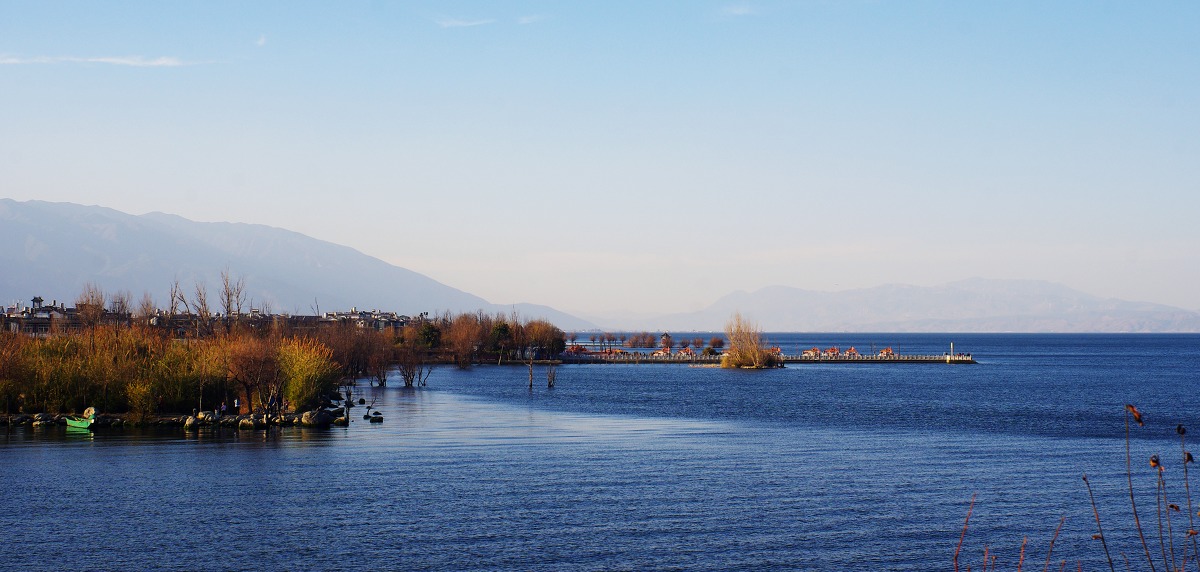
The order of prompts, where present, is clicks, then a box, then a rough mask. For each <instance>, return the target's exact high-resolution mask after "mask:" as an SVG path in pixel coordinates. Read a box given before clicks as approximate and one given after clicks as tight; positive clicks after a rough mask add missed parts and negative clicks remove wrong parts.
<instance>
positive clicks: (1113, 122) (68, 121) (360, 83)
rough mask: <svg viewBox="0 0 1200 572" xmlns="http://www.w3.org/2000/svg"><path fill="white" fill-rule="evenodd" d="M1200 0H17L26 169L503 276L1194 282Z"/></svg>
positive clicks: (553, 286) (523, 281)
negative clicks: (977, 278) (733, 0)
mask: <svg viewBox="0 0 1200 572" xmlns="http://www.w3.org/2000/svg"><path fill="white" fill-rule="evenodd" d="M1197 29H1200V3H1196V2H1154V1H1150V2H1104V1H1086V2H1067V1H1061V2H1056V1H1051V2H1044V1H1038V2H1022V1H1011V2H958V1H945V2H941V1H937V2H935V1H899V0H897V1H873V2H865V1H864V2H858V1H851V0H847V1H840V2H837V1H762V2H756V1H750V2H720V1H717V2H706V1H701V0H697V1H689V2H654V1H635V2H618V1H612V2H548V1H547V2H500V1H489V2H382V1H372V2H368V1H352V0H351V1H343V2H294V1H280V2H273V1H261V2H222V1H202V2H200V1H197V2H191V1H175V2H104V3H101V2H91V1H86V2H65V1H64V2H59V1H52V2H25V1H10V0H0V197H5V198H12V199H17V200H32V199H36V200H48V201H63V202H73V203H82V204H97V205H102V206H106V207H110V208H114V209H117V210H121V211H124V212H129V213H133V214H141V213H146V212H152V211H162V212H168V213H173V214H178V215H181V216H184V217H186V218H190V219H193V220H200V221H233V222H247V223H257V224H265V225H270V226H276V227H281V228H286V229H290V230H294V231H297V232H300V233H303V234H307V235H309V236H313V237H316V238H320V239H323V240H328V241H331V242H336V243H339V244H344V245H347V246H351V247H353V248H355V249H358V250H360V251H362V252H364V253H366V254H369V255H372V256H375V257H378V258H381V259H383V260H385V261H388V262H390V263H393V264H396V265H398V266H403V267H405V268H408V269H411V270H414V271H417V272H420V273H422V274H425V275H428V276H430V277H432V278H434V279H436V280H439V281H441V282H443V283H445V284H448V285H450V286H453V287H456V288H459V289H461V290H465V291H467V292H470V293H473V294H476V295H479V296H482V297H483V298H485V299H487V300H488V301H490V302H493V303H500V304H508V303H517V302H532V303H541V304H547V305H550V306H553V307H555V308H558V309H560V310H564V311H569V312H574V313H577V314H581V315H587V316H614V315H638V314H658V313H670V312H683V311H692V310H698V309H701V308H703V307H705V306H707V305H709V304H710V303H712V302H713V301H715V300H716V299H717V298H719V297H721V296H723V295H725V294H728V293H730V292H732V291H735V290H747V291H753V290H757V289H759V288H763V287H766V286H772V285H783V286H792V287H796V288H804V289H811V290H845V289H852V288H865V287H872V286H878V285H882V284H892V283H903V284H914V285H937V284H942V283H945V282H949V281H955V280H960V279H965V278H971V277H984V278H1005V279H1011V278H1015V279H1035V280H1048V281H1052V282H1058V283H1061V284H1065V285H1067V286H1070V287H1073V288H1077V289H1080V290H1083V291H1085V292H1088V293H1091V294H1095V295H1098V296H1104V297H1117V298H1123V299H1127V300H1136V301H1149V302H1158V303H1163V304H1170V305H1174V306H1180V307H1184V308H1188V309H1200V301H1197V299H1196V296H1195V293H1196V291H1197V285H1198V284H1200V224H1196V223H1195V218H1196V216H1197V214H1198V213H1200V159H1198V158H1200V34H1197V33H1196V30H1197Z"/></svg>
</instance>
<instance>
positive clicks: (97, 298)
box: [75, 282, 105, 352]
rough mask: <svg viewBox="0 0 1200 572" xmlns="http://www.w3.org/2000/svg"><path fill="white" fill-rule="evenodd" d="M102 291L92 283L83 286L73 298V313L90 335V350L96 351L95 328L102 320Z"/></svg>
mask: <svg viewBox="0 0 1200 572" xmlns="http://www.w3.org/2000/svg"><path fill="white" fill-rule="evenodd" d="M104 299H105V296H104V290H101V289H100V287H99V286H97V285H95V284H94V283H92V282H88V283H87V284H84V285H83V291H82V292H80V293H79V297H77V298H75V312H76V315H77V316H79V321H80V323H82V324H83V326H84V327H85V328H87V329H88V332H89V333H90V334H91V348H92V351H93V352H95V351H96V326H98V325H99V324H100V321H101V320H103V319H104Z"/></svg>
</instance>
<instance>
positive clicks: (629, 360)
mask: <svg viewBox="0 0 1200 572" xmlns="http://www.w3.org/2000/svg"><path fill="white" fill-rule="evenodd" d="M781 358H782V359H783V363H785V364H791V363H798V364H834V363H836V364H916V363H945V364H974V363H978V362H976V361H975V358H974V357H973V356H972V355H971V354H964V353H958V354H942V355H901V354H895V355H889V356H879V355H846V354H841V355H836V356H823V355H816V356H811V355H784V356H781ZM559 359H560V360H561V361H562V363H564V364H571V363H579V364H590V363H614V364H643V363H645V364H656V363H661V364H695V365H719V364H720V363H721V356H719V355H712V356H705V355H670V356H652V355H650V354H644V353H638V352H623V353H619V354H602V353H587V354H563V355H562V356H561V357H560V358H559Z"/></svg>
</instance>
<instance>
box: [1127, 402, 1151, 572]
mask: <svg viewBox="0 0 1200 572" xmlns="http://www.w3.org/2000/svg"><path fill="white" fill-rule="evenodd" d="M1130 415H1133V418H1134V420H1136V421H1137V424H1138V426H1142V425H1144V424H1145V423H1144V422H1143V421H1142V414H1141V412H1139V411H1138V410H1137V408H1136V407H1134V406H1133V405H1131V404H1129V403H1126V404H1125V480H1127V481H1128V482H1129V506H1130V507H1131V508H1132V509H1133V524H1134V526H1136V527H1137V531H1138V538H1141V539H1142V550H1144V551H1145V552H1146V562H1147V563H1149V564H1150V572H1155V571H1156V570H1158V569H1157V568H1155V567H1154V558H1152V557H1151V556H1150V545H1149V544H1146V534H1145V533H1143V532H1142V520H1141V519H1140V518H1138V511H1137V501H1135V500H1134V498H1133V456H1132V455H1131V454H1130V452H1129V416H1130Z"/></svg>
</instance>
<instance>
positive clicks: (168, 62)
mask: <svg viewBox="0 0 1200 572" xmlns="http://www.w3.org/2000/svg"><path fill="white" fill-rule="evenodd" d="M36 64H108V65H114V66H129V67H136V68H174V67H180V66H186V65H192V63H189V62H185V61H183V60H181V59H179V58H173V57H166V56H163V57H157V58H147V57H143V56H101V57H79V56H36V57H32V58H21V57H14V56H0V65H36Z"/></svg>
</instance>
